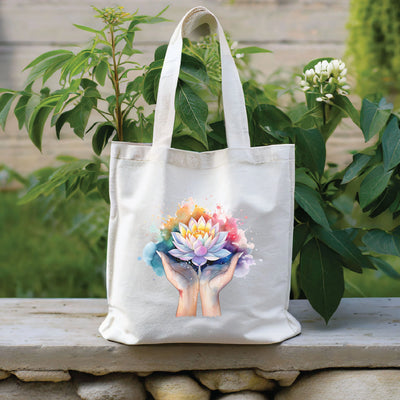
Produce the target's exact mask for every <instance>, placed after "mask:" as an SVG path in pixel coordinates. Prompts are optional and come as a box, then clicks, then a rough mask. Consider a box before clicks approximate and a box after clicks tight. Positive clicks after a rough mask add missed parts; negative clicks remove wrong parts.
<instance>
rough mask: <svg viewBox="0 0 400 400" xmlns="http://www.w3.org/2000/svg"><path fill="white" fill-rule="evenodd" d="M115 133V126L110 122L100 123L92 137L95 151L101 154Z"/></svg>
mask: <svg viewBox="0 0 400 400" xmlns="http://www.w3.org/2000/svg"><path fill="white" fill-rule="evenodd" d="M114 133H115V127H114V125H112V124H111V123H109V122H105V123H103V124H100V125H99V126H98V127H97V129H96V132H95V133H94V135H93V138H92V147H93V151H94V152H95V153H96V154H97V155H98V156H99V155H100V154H101V152H102V151H103V149H104V148H105V147H106V146H107V143H108V141H109V140H110V138H111V136H112V135H113V134H114Z"/></svg>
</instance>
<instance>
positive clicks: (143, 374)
mask: <svg viewBox="0 0 400 400" xmlns="http://www.w3.org/2000/svg"><path fill="white" fill-rule="evenodd" d="M152 373H153V372H144V371H139V372H135V374H136V375H137V376H142V377H145V376H149V375H151V374H152Z"/></svg>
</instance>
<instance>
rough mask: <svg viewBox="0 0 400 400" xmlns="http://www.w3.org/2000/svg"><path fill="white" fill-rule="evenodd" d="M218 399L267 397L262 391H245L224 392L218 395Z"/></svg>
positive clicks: (260, 398)
mask: <svg viewBox="0 0 400 400" xmlns="http://www.w3.org/2000/svg"><path fill="white" fill-rule="evenodd" d="M218 400H268V397H267V396H266V395H265V394H262V393H258V392H250V391H245V392H238V393H232V394H224V395H223V396H222V397H218Z"/></svg>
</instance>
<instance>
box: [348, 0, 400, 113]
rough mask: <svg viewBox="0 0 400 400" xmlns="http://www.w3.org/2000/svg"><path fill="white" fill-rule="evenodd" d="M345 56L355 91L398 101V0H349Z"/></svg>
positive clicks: (399, 40) (399, 71)
mask: <svg viewBox="0 0 400 400" xmlns="http://www.w3.org/2000/svg"><path fill="white" fill-rule="evenodd" d="M347 28H348V38H347V50H346V59H347V60H348V64H349V68H350V72H351V74H352V75H353V76H354V78H355V79H356V82H357V85H356V90H357V93H358V94H359V95H360V96H362V97H364V96H367V95H371V94H381V95H384V96H388V97H389V99H390V100H391V101H393V102H394V103H395V105H397V106H399V105H400V99H399V90H400V2H399V1H398V0H380V1H375V0H351V3H350V15H349V20H348V24H347Z"/></svg>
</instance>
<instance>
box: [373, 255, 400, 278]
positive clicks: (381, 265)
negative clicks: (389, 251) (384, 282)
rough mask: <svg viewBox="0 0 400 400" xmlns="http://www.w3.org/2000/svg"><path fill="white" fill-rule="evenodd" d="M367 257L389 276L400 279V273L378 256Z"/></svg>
mask: <svg viewBox="0 0 400 400" xmlns="http://www.w3.org/2000/svg"><path fill="white" fill-rule="evenodd" d="M369 259H370V260H371V261H372V263H373V264H374V265H375V266H376V267H377V268H378V269H379V270H381V271H382V272H383V273H384V274H385V275H387V276H388V277H389V278H392V279H397V280H400V274H399V273H398V272H397V271H396V270H395V269H394V268H393V267H392V266H391V265H390V264H389V263H388V262H386V261H385V260H382V258H378V257H369Z"/></svg>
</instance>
